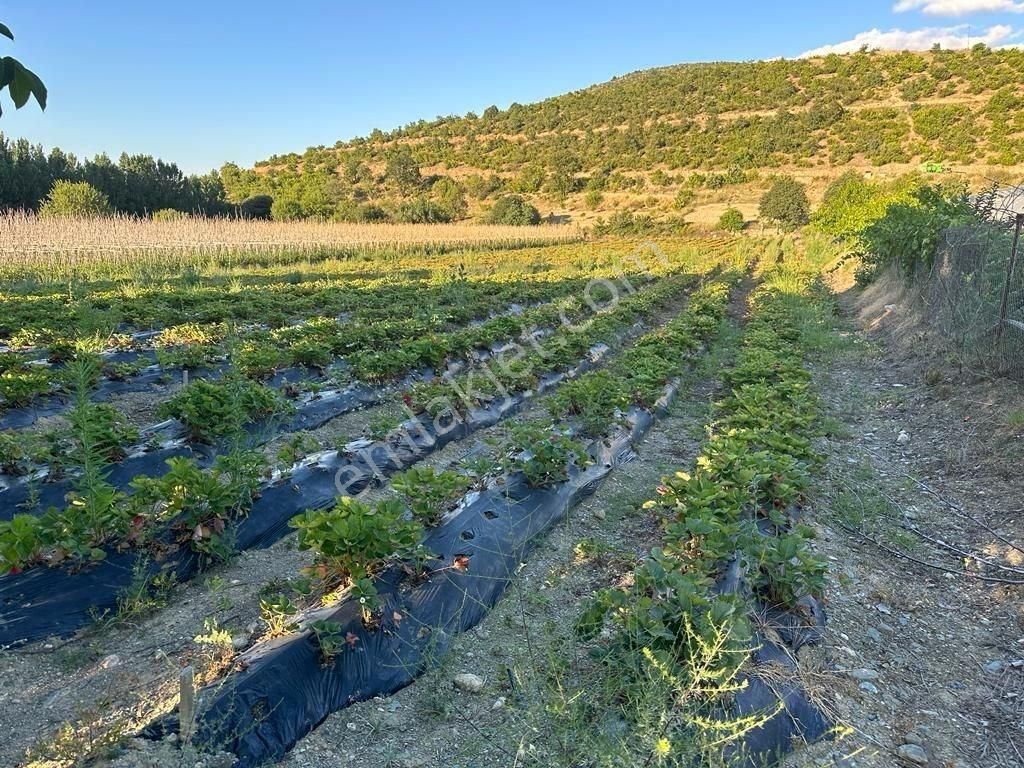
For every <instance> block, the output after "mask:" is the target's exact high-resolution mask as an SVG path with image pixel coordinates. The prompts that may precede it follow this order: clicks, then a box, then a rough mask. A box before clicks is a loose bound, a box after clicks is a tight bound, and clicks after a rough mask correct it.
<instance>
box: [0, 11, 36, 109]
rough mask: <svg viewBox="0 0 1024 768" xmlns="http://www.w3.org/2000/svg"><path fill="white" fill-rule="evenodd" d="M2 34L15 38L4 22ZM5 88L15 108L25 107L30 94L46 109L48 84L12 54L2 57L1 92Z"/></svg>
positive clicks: (0, 72)
mask: <svg viewBox="0 0 1024 768" xmlns="http://www.w3.org/2000/svg"><path fill="white" fill-rule="evenodd" d="M0 35H2V36H4V37H6V38H8V39H10V40H13V39H14V33H13V32H11V30H10V28H9V27H7V26H6V25H4V24H0ZM4 88H6V89H7V92H8V93H9V94H10V96H11V101H13V102H14V108H15V109H21V108H22V107H24V106H25V104H27V103H28V99H29V97H30V96H32V97H34V98H35V100H36V103H37V104H38V105H39V108H40V109H46V86H45V85H43V81H42V80H40V79H39V76H38V75H36V73H35V72H33V71H32V70H30V69H28V68H26V67H25V65H24V64H22V63H21V62H20V61H18V60H17V59H15V58H12V57H10V56H3V57H0V93H3V90H4ZM2 113H3V110H2V109H0V114H2Z"/></svg>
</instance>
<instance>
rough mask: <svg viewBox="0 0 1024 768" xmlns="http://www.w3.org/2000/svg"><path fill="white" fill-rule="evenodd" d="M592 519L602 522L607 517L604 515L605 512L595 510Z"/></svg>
mask: <svg viewBox="0 0 1024 768" xmlns="http://www.w3.org/2000/svg"><path fill="white" fill-rule="evenodd" d="M594 517H596V518H597V519H598V520H604V519H605V517H607V515H606V514H605V511H604V510H603V509H595V510H594Z"/></svg>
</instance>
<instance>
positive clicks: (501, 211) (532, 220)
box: [486, 195, 540, 225]
mask: <svg viewBox="0 0 1024 768" xmlns="http://www.w3.org/2000/svg"><path fill="white" fill-rule="evenodd" d="M486 221H487V223H488V224H513V225H526V224H530V225H532V224H540V212H539V211H538V210H537V209H536V208H534V207H533V206H532V205H530V204H529V203H528V202H526V200H524V199H523V198H522V197H520V196H519V195H506V196H505V197H502V198H499V199H498V202H496V203H495V204H494V207H493V208H492V209H491V210H490V212H489V213H488V214H487V217H486Z"/></svg>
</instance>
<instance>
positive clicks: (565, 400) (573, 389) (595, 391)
mask: <svg viewBox="0 0 1024 768" xmlns="http://www.w3.org/2000/svg"><path fill="white" fill-rule="evenodd" d="M628 405H629V399H628V398H627V397H626V391H625V389H624V387H623V386H622V383H621V382H620V380H619V379H618V377H616V376H615V375H614V374H612V373H610V372H608V371H596V372H594V373H590V374H587V375H585V376H581V377H580V378H579V379H576V380H575V381H569V382H566V383H565V384H563V385H562V386H561V387H560V388H559V390H558V392H557V393H556V394H554V395H552V396H551V397H550V398H549V399H548V410H549V411H550V412H551V415H552V416H553V417H554V418H559V417H560V416H563V415H566V416H570V417H575V420H576V421H578V422H579V425H580V427H581V428H582V430H583V433H584V434H585V435H588V436H590V437H599V436H602V435H604V433H605V432H606V431H607V430H608V428H609V427H610V426H611V424H612V423H613V422H614V420H615V418H616V414H618V413H620V412H622V411H624V410H625V409H626V408H627V406H628Z"/></svg>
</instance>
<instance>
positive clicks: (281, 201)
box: [270, 197, 302, 221]
mask: <svg viewBox="0 0 1024 768" xmlns="http://www.w3.org/2000/svg"><path fill="white" fill-rule="evenodd" d="M270 216H271V218H272V219H273V220H274V221H297V220H298V219H301V218H302V203H300V202H299V201H298V200H296V199H295V198H294V197H279V198H277V199H276V200H274V204H273V205H272V206H270Z"/></svg>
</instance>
